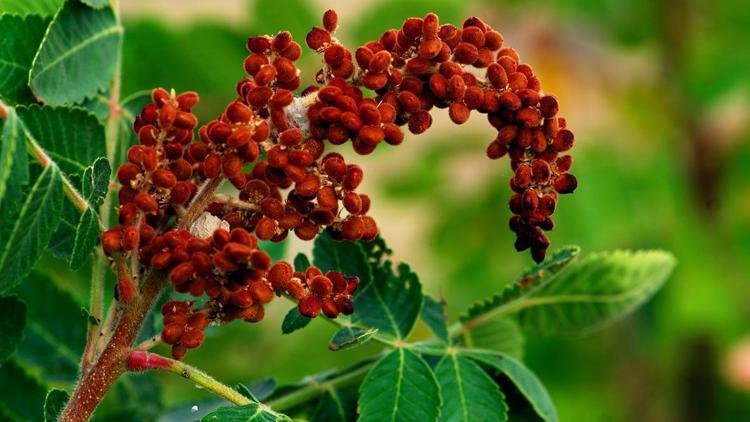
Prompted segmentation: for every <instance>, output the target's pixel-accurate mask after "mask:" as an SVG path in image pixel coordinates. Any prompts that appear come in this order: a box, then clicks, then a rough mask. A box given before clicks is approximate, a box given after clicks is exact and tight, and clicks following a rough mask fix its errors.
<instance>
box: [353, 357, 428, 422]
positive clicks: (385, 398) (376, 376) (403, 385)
mask: <svg viewBox="0 0 750 422" xmlns="http://www.w3.org/2000/svg"><path fill="white" fill-rule="evenodd" d="M359 393H360V397H359V405H358V407H359V420H360V421H362V422H369V421H377V422H383V421H414V422H428V421H436V420H437V419H438V414H439V412H440V406H441V404H442V399H441V395H440V387H439V386H438V383H437V380H436V379H435V375H434V374H433V373H432V369H430V367H429V365H427V363H426V362H425V361H424V360H423V359H422V358H421V357H419V356H418V355H416V354H415V353H413V352H411V351H409V350H406V349H403V348H398V349H395V350H393V351H392V352H390V353H388V354H387V355H385V356H384V357H383V358H382V359H380V361H378V363H377V364H375V367H373V368H372V370H371V371H370V373H368V374H367V377H365V379H364V381H363V382H362V385H361V386H360V388H359Z"/></svg>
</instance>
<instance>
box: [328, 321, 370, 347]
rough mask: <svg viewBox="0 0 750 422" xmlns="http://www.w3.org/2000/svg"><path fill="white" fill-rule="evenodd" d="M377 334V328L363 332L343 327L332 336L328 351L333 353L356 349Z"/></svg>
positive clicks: (357, 328) (360, 329) (354, 328)
mask: <svg viewBox="0 0 750 422" xmlns="http://www.w3.org/2000/svg"><path fill="white" fill-rule="evenodd" d="M377 332H378V330H377V328H370V329H369V330H364V329H362V328H359V327H343V328H341V329H340V330H338V331H336V334H334V335H333V338H332V339H331V342H330V343H329V344H328V349H329V350H332V351H334V352H335V351H339V350H344V349H351V348H352V347H357V346H359V345H360V344H363V343H366V342H368V341H369V340H370V339H371V338H372V336H374V335H375V333H377Z"/></svg>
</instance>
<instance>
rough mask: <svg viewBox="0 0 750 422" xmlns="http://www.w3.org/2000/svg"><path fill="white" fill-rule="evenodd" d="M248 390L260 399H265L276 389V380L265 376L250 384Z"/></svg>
mask: <svg viewBox="0 0 750 422" xmlns="http://www.w3.org/2000/svg"><path fill="white" fill-rule="evenodd" d="M248 390H250V392H251V393H252V394H253V396H255V397H256V398H257V399H258V400H259V401H260V400H265V399H267V398H268V397H270V396H271V394H273V392H274V391H276V380H275V379H274V378H263V379H261V380H258V381H255V382H253V383H251V384H250V385H248Z"/></svg>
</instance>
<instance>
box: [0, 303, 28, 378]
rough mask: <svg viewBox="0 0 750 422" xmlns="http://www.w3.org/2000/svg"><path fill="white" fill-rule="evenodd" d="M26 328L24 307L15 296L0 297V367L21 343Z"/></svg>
mask: <svg viewBox="0 0 750 422" xmlns="http://www.w3.org/2000/svg"><path fill="white" fill-rule="evenodd" d="M25 326H26V305H25V304H24V303H23V302H21V301H20V300H19V299H18V298H17V297H15V296H8V297H0V365H2V363H3V362H4V361H5V360H6V359H8V358H9V357H11V356H12V355H13V353H14V352H15V351H16V347H18V343H20V342H21V337H22V335H23V334H22V333H23V329H24V327H25Z"/></svg>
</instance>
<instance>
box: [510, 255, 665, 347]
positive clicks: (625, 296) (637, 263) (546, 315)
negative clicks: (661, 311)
mask: <svg viewBox="0 0 750 422" xmlns="http://www.w3.org/2000/svg"><path fill="white" fill-rule="evenodd" d="M675 264H676V261H675V258H674V256H672V255H671V254H669V253H667V252H663V251H637V252H633V251H613V252H602V253H596V254H591V255H589V256H587V257H586V258H584V259H581V260H579V261H578V262H575V263H573V264H572V265H570V266H569V267H568V269H567V270H566V271H564V272H562V273H561V274H560V276H559V277H557V279H556V280H555V282H553V283H548V284H545V285H544V286H541V288H539V289H538V290H536V291H535V292H534V293H533V294H532V295H531V296H528V297H525V298H523V299H522V300H521V301H520V303H519V305H518V306H519V308H520V309H522V311H521V314H520V320H521V324H522V326H524V327H525V328H531V329H534V330H536V331H538V332H541V333H554V332H565V333H570V332H580V331H588V330H592V329H596V328H599V327H601V326H602V325H604V324H606V323H607V322H610V321H613V320H616V319H618V318H620V317H622V316H624V315H627V314H628V313H630V312H631V311H633V310H634V309H636V308H637V307H639V306H640V305H641V304H642V303H643V302H645V301H646V300H648V299H649V298H650V297H651V296H653V295H654V294H655V293H656V292H657V291H658V290H659V289H660V288H661V286H662V285H664V283H665V282H666V281H667V278H669V276H670V275H671V274H672V270H673V269H674V267H675Z"/></svg>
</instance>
